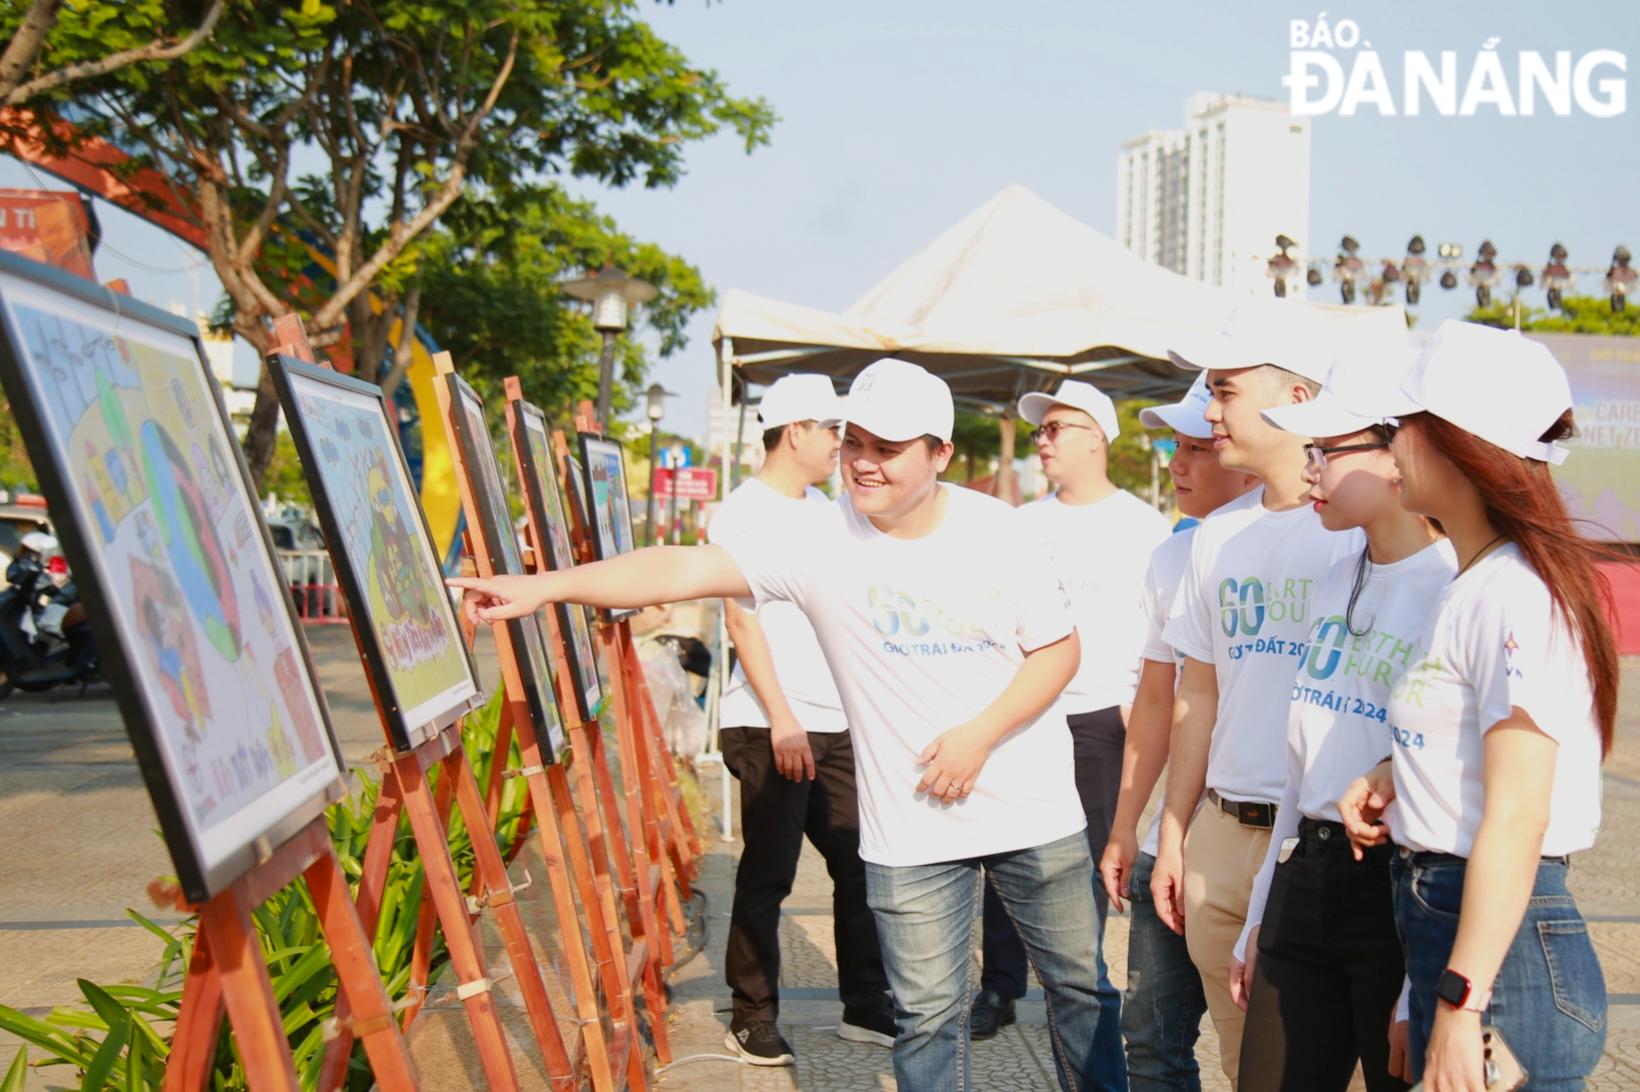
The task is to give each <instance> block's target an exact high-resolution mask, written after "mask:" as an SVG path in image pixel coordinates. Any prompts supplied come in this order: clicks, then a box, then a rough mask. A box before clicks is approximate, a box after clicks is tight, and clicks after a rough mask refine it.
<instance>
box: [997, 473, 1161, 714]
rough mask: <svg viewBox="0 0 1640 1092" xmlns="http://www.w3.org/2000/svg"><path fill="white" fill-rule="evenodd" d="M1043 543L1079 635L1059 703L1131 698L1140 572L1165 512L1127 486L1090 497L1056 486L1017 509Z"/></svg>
mask: <svg viewBox="0 0 1640 1092" xmlns="http://www.w3.org/2000/svg"><path fill="white" fill-rule="evenodd" d="M1020 514H1021V515H1022V516H1023V517H1024V519H1025V526H1026V527H1027V528H1029V532H1028V533H1030V534H1033V535H1036V536H1037V537H1039V538H1040V539H1041V541H1042V543H1043V545H1044V547H1046V549H1047V551H1048V558H1049V561H1050V563H1051V564H1052V566H1053V572H1054V575H1055V576H1057V577H1058V578H1059V583H1060V586H1061V587H1062V588H1063V589H1064V590H1065V598H1066V599H1067V600H1068V601H1069V603H1070V606H1071V616H1072V618H1074V619H1075V620H1076V632H1077V634H1078V636H1080V637H1081V639H1082V664H1081V666H1080V667H1079V668H1078V669H1077V672H1076V677H1075V678H1074V679H1072V680H1071V682H1070V685H1069V686H1067V687H1065V707H1066V708H1067V709H1069V710H1070V711H1071V712H1073V713H1090V712H1093V711H1095V710H1098V709H1109V708H1110V707H1111V706H1113V705H1131V704H1133V692H1134V691H1135V690H1136V689H1138V686H1139V659H1140V657H1141V655H1142V654H1143V652H1144V645H1145V604H1144V599H1143V590H1144V574H1145V569H1146V567H1147V566H1148V565H1149V564H1150V554H1151V551H1153V550H1155V549H1156V547H1157V545H1158V544H1160V543H1161V542H1162V541H1163V540H1164V539H1166V538H1167V537H1168V532H1169V527H1168V523H1167V519H1166V517H1164V516H1163V515H1162V514H1161V513H1160V512H1158V511H1156V509H1154V508H1152V507H1151V506H1150V505H1148V504H1146V503H1145V502H1144V501H1142V500H1140V499H1139V498H1138V497H1135V496H1134V495H1133V494H1132V493H1129V492H1128V491H1127V490H1125V489H1118V490H1116V492H1114V493H1112V494H1110V495H1109V496H1107V497H1102V498H1100V499H1099V500H1097V501H1094V502H1093V503H1092V504H1066V503H1065V502H1063V501H1061V500H1060V499H1059V497H1058V494H1054V495H1051V496H1047V497H1043V498H1042V499H1041V500H1038V501H1035V502H1033V503H1031V504H1027V505H1025V506H1024V507H1023V508H1021V509H1020Z"/></svg>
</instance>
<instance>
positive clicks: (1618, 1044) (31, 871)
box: [0, 627, 1640, 1092]
mask: <svg viewBox="0 0 1640 1092" xmlns="http://www.w3.org/2000/svg"><path fill="white" fill-rule="evenodd" d="M310 636H311V637H312V639H313V645H314V650H315V658H316V660H317V661H318V663H319V669H320V674H321V676H322V677H323V681H324V684H325V687H326V691H327V694H329V696H330V698H331V704H332V708H333V709H334V710H335V713H336V720H337V730H338V735H339V737H340V739H341V743H342V749H343V752H344V754H345V755H346V756H347V757H348V759H349V760H350V761H354V762H360V761H362V760H363V759H364V756H365V755H367V754H368V753H369V752H370V751H372V750H374V749H375V748H376V747H377V746H379V745H380V729H379V727H378V726H377V725H376V723H375V720H374V713H373V710H372V709H371V707H370V705H369V696H368V692H367V691H366V690H365V689H364V682H363V679H362V678H361V677H360V676H359V671H358V660H357V658H356V655H355V653H354V651H353V648H352V642H351V638H350V637H349V635H348V634H347V633H346V632H345V630H343V629H341V628H339V627H329V628H319V629H315V630H312V631H310ZM480 662H481V665H482V669H483V671H484V673H485V675H486V678H487V679H488V680H489V681H491V682H493V681H494V667H493V660H492V659H491V658H490V656H489V652H488V649H487V648H483V649H481V654H480ZM1623 674H1624V693H1623V705H1622V713H1621V729H1620V735H1619V739H1618V743H1617V747H1616V749H1615V752H1614V754H1613V756H1612V758H1611V759H1610V760H1609V761H1608V762H1607V764H1606V768H1605V808H1606V820H1605V824H1604V829H1603V831H1602V833H1601V839H1600V844H1599V846H1598V847H1597V848H1596V849H1595V850H1593V851H1592V852H1590V853H1587V854H1584V855H1583V856H1582V857H1581V858H1580V859H1579V861H1578V863H1577V866H1576V868H1575V869H1574V873H1573V879H1572V883H1573V887H1574V889H1575V890H1576V892H1577V894H1578V897H1579V900H1580V902H1581V904H1582V907H1583V910H1584V912H1585V914H1586V915H1587V916H1588V918H1589V920H1590V929H1591V932H1592V934H1593V936H1594V939H1595V943H1596V946H1597V947H1598V949H1599V951H1600V956H1601V961H1602V964H1603V966H1604V968H1605V973H1606V978H1607V988H1608V990H1609V992H1610V995H1611V1009H1610V1033H1609V1036H1608V1039H1607V1047H1606V1056H1605V1059H1604V1060H1603V1062H1602V1064H1601V1067H1600V1069H1599V1071H1598V1072H1597V1073H1596V1074H1595V1078H1594V1081H1593V1082H1592V1085H1591V1087H1593V1088H1595V1089H1602V1090H1604V1089H1614V1090H1615V1089H1623V1090H1632V1089H1636V1088H1640V868H1637V867H1636V862H1637V861H1640V659H1635V660H1630V661H1627V662H1625V664H1624V672H1623ZM702 773H703V781H704V784H703V786H702V788H703V790H704V793H703V795H704V796H705V797H706V799H707V800H709V801H712V802H714V804H715V802H716V801H717V799H718V787H719V785H720V782H719V781H718V780H717V779H718V778H719V777H720V776H721V771H720V770H719V769H718V768H716V767H711V766H707V767H704V768H703V771H702ZM154 826H155V824H154V818H153V813H152V811H151V809H150V808H149V805H148V801H147V796H146V794H145V793H144V792H143V789H142V785H141V781H140V779H139V777H138V775H137V770H136V766H135V763H134V761H133V760H132V757H131V752H130V747H129V745H128V744H127V743H126V741H125V736H124V731H123V728H122V727H121V725H120V721H119V716H118V711H117V710H116V709H115V707H114V704H113V702H112V701H111V700H109V698H107V697H106V696H102V697H95V696H94V697H92V698H89V699H87V700H84V701H75V700H66V701H64V700H58V701H53V700H49V697H47V698H44V699H43V698H41V697H17V698H13V699H11V700H9V701H7V702H5V703H0V862H3V864H0V1003H5V1004H7V1005H12V1006H15V1007H17V1008H21V1009H24V1010H25V1011H28V1012H31V1013H35V1014H43V1013H44V1012H46V1011H48V1010H49V1009H50V1008H51V1007H52V1006H54V1005H60V1004H65V1003H77V1002H78V1001H79V995H78V991H77V989H76V987H75V979H76V978H78V977H88V978H91V979H93V980H96V981H103V982H109V981H114V982H118V981H141V980H144V979H145V978H146V977H147V976H148V975H149V974H150V973H151V966H152V963H153V961H154V959H155V957H156V956H157V952H158V945H157V943H156V942H155V941H154V940H153V938H151V937H149V936H148V935H147V934H146V933H144V932H143V931H142V930H140V929H138V928H136V927H135V926H133V925H130V924H129V923H128V922H127V921H126V920H125V918H124V912H125V908H126V907H128V906H134V907H137V908H139V909H141V908H143V907H144V906H145V901H146V900H145V896H144V894H143V891H144V887H145V885H146V884H147V882H148V881H149V880H151V879H153V878H154V877H156V876H159V875H162V874H163V873H165V872H166V871H167V870H168V867H169V863H168V861H167V859H166V856H165V852H164V849H163V847H162V846H161V844H160V843H159V840H158V838H157V837H156V836H155V834H154V833H153V831H154ZM703 833H704V832H703ZM707 843H708V849H709V852H708V854H707V856H706V858H705V860H704V863H703V875H702V882H701V884H700V886H701V889H702V890H703V891H705V892H706V895H707V907H706V911H705V912H706V914H707V919H708V943H707V946H706V948H705V950H704V951H702V952H701V953H699V954H698V955H696V956H694V957H693V958H692V959H690V960H689V961H688V962H686V963H684V964H682V965H681V966H679V967H678V968H677V969H676V970H675V971H674V974H673V979H672V980H673V985H674V989H675V1000H674V1005H673V1008H672V1010H671V1014H670V1029H671V1036H672V1042H673V1045H674V1053H675V1057H676V1058H677V1059H679V1061H678V1062H677V1063H675V1064H674V1066H673V1067H672V1068H670V1069H669V1070H668V1071H666V1072H663V1073H660V1074H658V1075H657V1078H656V1083H657V1085H658V1086H659V1087H661V1088H668V1089H677V1090H689V1092H733V1090H735V1089H754V1090H765V1089H790V1088H801V1089H823V1090H828V1092H830V1090H851V1089H861V1090H869V1089H882V1088H891V1087H892V1085H893V1078H892V1070H891V1067H890V1063H889V1052H888V1051H887V1050H885V1049H883V1048H879V1047H870V1046H861V1045H858V1044H853V1043H846V1042H844V1041H843V1040H840V1039H838V1038H837V1037H836V1034H835V1029H836V1025H837V1021H838V1018H839V1017H840V1015H841V1006H840V1005H839V1004H838V1002H837V1001H836V997H835V993H834V984H835V952H834V947H833V943H832V935H831V920H830V911H829V906H830V888H829V886H828V881H827V879H826V876H825V870H824V866H823V864H822V862H821V861H820V859H819V857H818V855H816V854H814V853H813V852H812V851H810V852H806V853H805V854H804V857H803V860H802V863H801V866H800V869H799V874H798V880H797V885H796V888H795V890H794V891H793V894H792V897H791V899H790V900H789V901H788V903H787V907H786V910H787V913H786V917H785V919H784V922H783V925H782V949H783V952H784V959H785V969H784V973H783V983H782V986H783V990H784V993H785V998H786V999H785V1002H784V1003H783V1006H782V1024H783V1026H784V1029H785V1031H786V1034H787V1036H788V1038H789V1039H790V1040H791V1042H792V1045H793V1047H794V1048H795V1049H796V1051H797V1054H798V1064H797V1065H796V1066H795V1067H793V1068H790V1069H781V1070H765V1069H757V1068H754V1067H751V1066H744V1065H739V1064H737V1063H735V1062H732V1061H726V1060H723V1059H722V1058H720V1057H710V1056H712V1055H723V1054H725V1053H726V1051H725V1048H724V1046H723V1036H724V1031H725V1028H726V1026H727V1022H728V1015H727V1011H726V1010H727V1007H728V999H729V995H728V989H727V987H726V986H724V984H723V974H722V966H723V962H722V961H723V945H724V940H725V934H726V932H727V926H728V916H727V915H728V910H729V902H730V898H731V896H732V892H733V876H734V867H735V862H736V860H737V858H738V852H739V843H738V842H723V841H720V840H719V839H718V838H716V837H715V835H709V836H708V837H707ZM533 872H534V874H535V875H536V876H537V877H539V876H541V874H542V873H541V871H540V870H539V869H533ZM537 891H538V892H540V891H541V889H540V888H539V887H538V888H537ZM542 893H544V892H542ZM531 901H533V900H531ZM544 901H545V900H544V899H543V900H542V902H544ZM532 910H533V911H534V912H535V913H540V914H546V913H547V910H546V908H545V907H544V906H540V905H537V906H536V907H533V908H532ZM536 920H538V921H540V922H542V923H543V925H545V923H546V922H547V921H549V920H550V918H547V917H542V918H538V919H536ZM1126 938H1127V922H1126V919H1125V918H1123V917H1121V916H1114V917H1113V918H1112V919H1111V926H1110V929H1109V935H1108V937H1107V942H1106V943H1107V958H1108V959H1109V961H1110V963H1111V970H1112V977H1113V979H1115V980H1116V982H1117V984H1118V985H1120V984H1121V982H1122V981H1123V979H1124V977H1125V974H1124V972H1125V968H1126V962H1127V955H1126ZM493 950H494V949H492V951H493ZM543 955H544V957H545V958H546V960H547V961H548V962H549V964H550V963H556V962H557V960H556V959H555V958H554V956H553V954H552V953H551V952H550V951H545V952H544V953H543ZM976 977H977V971H976ZM1038 996H1039V995H1038ZM509 1007H510V1006H509ZM510 1015H516V1014H515V1013H514V1014H510ZM452 1016H455V1013H453V1012H452V1013H450V1014H447V1015H445V1014H440V1013H439V1012H437V1011H435V1012H433V1013H432V1014H431V1016H430V1018H429V1019H425V1020H422V1021H418V1027H417V1033H416V1043H415V1048H416V1057H417V1062H418V1065H419V1066H420V1067H421V1069H422V1072H423V1074H424V1076H425V1077H426V1078H427V1080H426V1086H427V1087H429V1088H437V1089H440V1090H441V1092H442V1090H444V1089H455V1088H465V1087H479V1084H478V1082H477V1081H476V1080H475V1079H474V1075H473V1073H472V1070H471V1067H470V1066H467V1065H466V1064H464V1061H463V1042H464V1029H463V1028H462V1026H461V1022H460V1020H459V1018H456V1019H450V1018H449V1017H452ZM1020 1017H1021V1019H1020V1023H1019V1025H1017V1026H1015V1027H1012V1028H1008V1029H1006V1030H1004V1032H1003V1033H1002V1034H1001V1035H999V1036H998V1037H997V1038H996V1039H994V1040H992V1041H990V1042H987V1043H980V1044H976V1045H975V1051H974V1076H975V1085H976V1087H978V1088H982V1089H1013V1088H1020V1089H1040V1088H1049V1087H1052V1086H1053V1080H1052V1077H1051V1069H1050V1062H1049V1054H1048V1047H1047V1042H1046V1038H1045V1034H1044V1022H1043V1012H1042V1006H1041V1003H1040V1001H1039V1000H1037V1001H1028V1002H1026V1003H1025V1004H1023V1005H1022V1006H1021V1010H1020ZM16 1048H17V1043H16V1041H15V1040H11V1039H8V1038H6V1037H5V1036H0V1072H3V1071H4V1069H5V1068H6V1067H7V1066H8V1065H9V1064H10V1062H11V1059H12V1056H13V1054H14V1052H15V1050H16ZM1199 1054H1200V1056H1201V1060H1202V1063H1203V1069H1204V1077H1205V1079H1204V1081H1203V1087H1204V1088H1208V1089H1225V1088H1228V1082H1227V1081H1225V1080H1224V1079H1223V1078H1222V1076H1221V1075H1220V1074H1219V1073H1218V1072H1217V1062H1216V1040H1215V1038H1214V1035H1213V1031H1212V1026H1211V1023H1210V1022H1209V1023H1207V1024H1206V1025H1205V1027H1204V1031H1203V1036H1202V1041H1201V1044H1200V1048H1199ZM696 1056H706V1057H698V1058H696ZM691 1059H694V1060H691ZM520 1070H521V1073H522V1074H523V1075H524V1077H525V1078H526V1082H527V1083H529V1084H531V1085H533V1086H540V1085H543V1084H544V1082H542V1081H540V1080H539V1073H540V1071H539V1067H538V1065H531V1064H529V1061H528V1059H524V1060H523V1061H522V1063H521V1065H520ZM69 1077H70V1074H68V1073H67V1072H65V1071H62V1070H56V1071H52V1070H47V1071H45V1072H44V1073H43V1074H39V1073H37V1074H34V1075H32V1076H31V1077H30V1080H29V1084H28V1087H29V1088H30V1089H46V1088H54V1087H69V1086H72V1085H73V1082H71V1081H70V1079H69Z"/></svg>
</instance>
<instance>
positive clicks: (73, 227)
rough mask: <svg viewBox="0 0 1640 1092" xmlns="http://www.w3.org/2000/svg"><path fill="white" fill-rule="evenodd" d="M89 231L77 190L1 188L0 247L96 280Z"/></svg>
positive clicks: (87, 220) (88, 222)
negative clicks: (92, 265) (92, 264)
mask: <svg viewBox="0 0 1640 1092" xmlns="http://www.w3.org/2000/svg"><path fill="white" fill-rule="evenodd" d="M90 232H91V221H90V218H89V217H87V216H86V211H85V202H84V201H82V200H81V199H80V195H79V194H77V193H73V192H56V191H52V190H8V189H0V250H10V251H12V252H13V253H17V254H21V255H22V256H23V257H25V258H30V259H32V260H34V261H37V262H44V263H46V264H47V265H54V266H56V267H57V268H58V269H66V270H68V272H70V273H72V274H74V275H75V276H76V277H85V278H86V279H87V280H95V279H96V274H95V273H94V272H93V271H92V268H91V244H90Z"/></svg>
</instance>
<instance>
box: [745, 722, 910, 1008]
mask: <svg viewBox="0 0 1640 1092" xmlns="http://www.w3.org/2000/svg"><path fill="white" fill-rule="evenodd" d="M718 740H719V746H720V747H721V749H722V752H723V764H724V765H725V766H726V767H727V768H728V770H729V772H730V773H731V774H733V775H734V776H735V777H737V778H739V780H740V829H741V837H742V838H743V839H744V840H745V847H744V849H742V851H741V854H740V868H739V870H738V871H737V872H736V873H735V901H734V908H733V910H732V911H731V912H730V915H729V948H728V952H727V954H726V957H725V960H724V977H725V979H726V980H727V981H728V983H729V989H730V991H731V992H732V993H733V995H734V1020H733V1022H734V1025H735V1026H736V1027H739V1026H741V1025H742V1024H744V1023H745V1022H746V1021H749V1020H775V1019H777V1018H778V1017H779V1014H780V990H779V983H780V904H781V903H782V902H784V901H785V899H786V896H787V895H789V894H791V891H792V881H793V880H794V879H795V878H796V877H797V859H798V856H799V855H800V854H801V853H802V851H803V837H804V835H807V836H808V839H809V841H810V842H812V843H813V844H814V848H815V849H817V850H819V851H820V855H821V856H822V857H824V858H825V861H826V871H827V872H828V873H830V875H831V883H832V894H831V904H832V922H833V925H832V928H833V930H834V936H835V939H836V942H837V993H838V995H839V996H840V997H841V998H842V1001H843V1005H844V1007H845V1008H852V1007H855V1006H867V1005H873V1004H877V1003H879V1002H878V1000H877V999H878V998H880V997H882V996H883V995H884V994H886V993H887V992H888V976H887V975H886V974H885V973H884V972H883V954H882V950H881V949H880V948H879V947H878V944H877V923H876V921H875V920H874V919H873V918H872V916H871V908H870V907H868V906H867V905H866V869H865V864H864V862H862V861H861V860H860V812H859V804H858V799H857V796H856V792H855V786H854V744H853V742H852V741H851V740H850V738H849V734H848V733H847V732H810V733H809V749H810V750H812V751H813V752H814V779H813V780H812V781H790V780H787V779H786V778H784V777H782V776H780V771H779V770H778V769H776V768H775V764H774V749H773V747H771V746H770V744H769V730H768V729H767V728H724V729H723V730H722V731H721V733H720V734H719V737H718Z"/></svg>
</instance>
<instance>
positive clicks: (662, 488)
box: [653, 466, 717, 500]
mask: <svg viewBox="0 0 1640 1092" xmlns="http://www.w3.org/2000/svg"><path fill="white" fill-rule="evenodd" d="M653 489H654V491H655V496H657V497H671V496H673V495H674V494H675V495H676V496H677V498H678V499H679V500H712V499H713V498H715V497H716V496H717V471H716V470H712V469H709V468H706V467H688V466H686V467H682V468H680V469H678V470H668V469H667V468H666V467H664V466H663V467H657V468H656V470H655V481H654V485H653Z"/></svg>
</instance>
